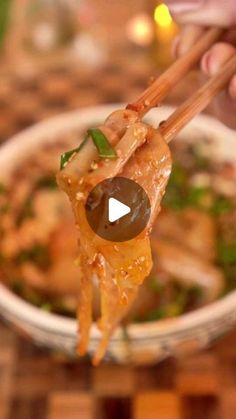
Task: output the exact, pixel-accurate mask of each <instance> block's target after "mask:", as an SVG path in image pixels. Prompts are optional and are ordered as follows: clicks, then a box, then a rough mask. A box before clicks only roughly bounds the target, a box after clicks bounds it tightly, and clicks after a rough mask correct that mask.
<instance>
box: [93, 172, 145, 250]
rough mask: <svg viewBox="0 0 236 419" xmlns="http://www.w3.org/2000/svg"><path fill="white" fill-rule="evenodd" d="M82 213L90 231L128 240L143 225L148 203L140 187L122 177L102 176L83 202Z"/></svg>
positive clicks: (103, 235) (114, 239) (137, 233)
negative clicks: (83, 210) (84, 202)
mask: <svg viewBox="0 0 236 419" xmlns="http://www.w3.org/2000/svg"><path fill="white" fill-rule="evenodd" d="M85 208H86V216H87V220H88V223H89V225H90V227H91V228H92V230H93V231H94V233H96V234H97V235H98V236H100V237H102V238H103V239H105V240H109V241H113V242H121V241H127V240H131V239H132V238H134V237H136V236H137V235H139V234H140V233H141V232H142V231H143V230H144V229H145V227H146V225H147V223H148V220H149V217H150V212H151V206H150V201H149V198H148V196H147V194H146V192H145V191H144V189H143V188H142V187H141V186H140V185H139V184H138V183H136V182H134V181H133V180H130V179H128V178H125V177H118V176H117V177H114V178H110V179H106V180H104V181H102V182H100V183H99V184H97V185H96V186H95V188H94V189H93V190H92V191H91V192H90V194H89V196H88V198H87V202H86V206H85Z"/></svg>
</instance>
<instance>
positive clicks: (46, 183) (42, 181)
mask: <svg viewBox="0 0 236 419" xmlns="http://www.w3.org/2000/svg"><path fill="white" fill-rule="evenodd" d="M56 187H57V184H56V179H55V176H54V175H48V176H42V177H40V178H39V179H38V181H37V182H36V184H35V189H42V188H47V189H55V188H56Z"/></svg>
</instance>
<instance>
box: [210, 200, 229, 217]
mask: <svg viewBox="0 0 236 419" xmlns="http://www.w3.org/2000/svg"><path fill="white" fill-rule="evenodd" d="M233 208H234V205H233V203H232V201H231V200H230V199H228V198H226V197H225V196H223V195H218V196H217V197H216V198H215V201H214V203H213V205H212V208H211V213H212V214H213V215H221V214H226V213H228V212H230V211H232V210H233Z"/></svg>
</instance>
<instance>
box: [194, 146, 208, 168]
mask: <svg viewBox="0 0 236 419" xmlns="http://www.w3.org/2000/svg"><path fill="white" fill-rule="evenodd" d="M201 148H202V147H201V146H200V147H199V144H192V145H191V146H190V151H191V153H192V155H193V158H194V165H195V168H196V169H198V170H203V169H208V167H209V159H208V158H207V157H206V156H204V155H203V152H202V150H201Z"/></svg>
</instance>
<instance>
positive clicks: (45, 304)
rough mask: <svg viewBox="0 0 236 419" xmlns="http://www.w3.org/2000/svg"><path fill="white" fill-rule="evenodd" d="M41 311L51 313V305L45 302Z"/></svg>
mask: <svg viewBox="0 0 236 419" xmlns="http://www.w3.org/2000/svg"><path fill="white" fill-rule="evenodd" d="M41 309H42V310H44V311H47V312H48V313H50V312H51V311H52V304H51V303H49V302H45V303H43V304H42V305H41Z"/></svg>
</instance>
